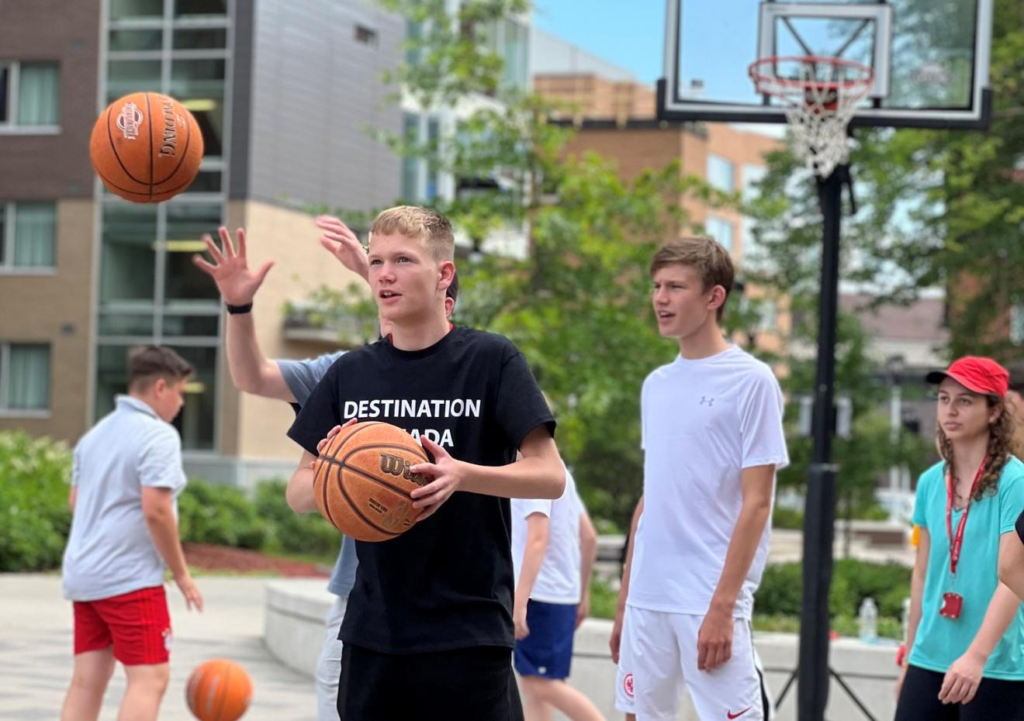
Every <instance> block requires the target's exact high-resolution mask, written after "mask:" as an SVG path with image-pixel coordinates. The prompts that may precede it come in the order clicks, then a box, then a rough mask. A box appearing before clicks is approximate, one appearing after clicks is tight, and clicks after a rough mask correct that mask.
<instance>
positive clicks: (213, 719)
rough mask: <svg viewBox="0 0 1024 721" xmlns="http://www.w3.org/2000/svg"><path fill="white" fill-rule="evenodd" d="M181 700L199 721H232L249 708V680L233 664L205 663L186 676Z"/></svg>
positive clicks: (219, 660) (250, 682)
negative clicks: (186, 679) (185, 684)
mask: <svg viewBox="0 0 1024 721" xmlns="http://www.w3.org/2000/svg"><path fill="white" fill-rule="evenodd" d="M185 700H186V701H187V702H188V708H189V711H191V712H192V715H193V716H195V717H196V718H197V719H199V721H235V719H237V718H240V717H241V716H242V714H244V713H245V711H246V709H247V708H249V702H250V701H251V700H252V679H250V678H249V674H247V673H246V672H245V669H244V668H242V667H241V666H239V665H238V664H237V663H235V662H234V661H226V660H224V659H221V658H218V659H214V660H212V661H207V662H206V663H203V664H200V665H199V666H197V667H196V669H195V670H194V671H193V672H192V675H191V676H189V677H188V685H187V686H186V687H185Z"/></svg>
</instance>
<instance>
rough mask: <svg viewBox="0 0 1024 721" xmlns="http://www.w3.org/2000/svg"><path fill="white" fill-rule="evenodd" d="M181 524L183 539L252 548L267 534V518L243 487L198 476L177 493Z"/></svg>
mask: <svg viewBox="0 0 1024 721" xmlns="http://www.w3.org/2000/svg"><path fill="white" fill-rule="evenodd" d="M178 526H179V529H180V534H181V539H182V540H183V541H190V542H192V543H213V544H216V545H218V546H235V547H238V548H250V549H253V550H259V549H261V548H263V545H264V543H265V542H266V540H267V536H268V528H267V523H266V521H265V520H264V519H262V518H260V517H259V516H258V515H257V513H256V508H255V507H254V506H253V504H252V502H251V501H250V500H249V499H248V498H246V497H245V494H244V493H243V492H242V491H241V490H239V489H238V488H233V487H231V486H217V485H213V484H210V483H207V482H206V481H203V480H199V479H192V480H189V483H188V486H187V487H186V489H185V491H184V492H183V493H182V494H181V495H180V496H178Z"/></svg>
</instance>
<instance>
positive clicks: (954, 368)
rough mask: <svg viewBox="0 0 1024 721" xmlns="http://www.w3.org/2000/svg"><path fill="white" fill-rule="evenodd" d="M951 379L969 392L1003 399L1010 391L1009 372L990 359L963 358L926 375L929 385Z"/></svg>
mask: <svg viewBox="0 0 1024 721" xmlns="http://www.w3.org/2000/svg"><path fill="white" fill-rule="evenodd" d="M946 378H952V379H953V380H955V381H956V382H957V383H959V384H960V385H962V386H963V387H964V388H966V389H967V390H969V391H974V392H975V393H981V394H983V395H987V396H999V397H1000V398H1004V397H1005V396H1006V393H1007V392H1008V391H1009V389H1010V372H1009V371H1008V370H1006V369H1005V368H1003V367H1002V366H1001V365H999V364H998V363H996V362H995V361H994V360H992V359H991V358H981V357H978V356H964V357H963V358H958V359H957V360H955V361H953V362H952V363H951V364H950V365H949V368H947V369H946V370H944V371H932V372H931V373H929V374H928V375H927V380H928V382H929V383H941V382H942V381H943V380H945V379H946Z"/></svg>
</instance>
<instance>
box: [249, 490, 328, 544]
mask: <svg viewBox="0 0 1024 721" xmlns="http://www.w3.org/2000/svg"><path fill="white" fill-rule="evenodd" d="M287 485H288V484H287V483H285V482H284V481H265V482H263V483H261V484H259V486H257V488H256V504H255V507H256V513H257V514H258V515H259V517H260V518H262V519H264V520H266V521H267V522H268V523H269V524H270V527H271V536H270V538H269V539H268V540H269V543H268V548H269V549H271V550H280V551H287V552H289V553H303V554H308V555H312V556H329V555H337V553H338V551H339V549H340V548H341V534H340V533H338V531H337V529H335V528H334V527H333V526H331V524H330V523H328V522H327V521H325V520H324V519H323V518H322V517H321V516H320V514H319V513H306V514H303V515H301V516H300V515H296V514H295V512H294V511H292V509H291V508H289V507H288V503H287V501H286V500H285V495H284V493H285V488H286V487H287Z"/></svg>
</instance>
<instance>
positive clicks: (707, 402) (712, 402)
mask: <svg viewBox="0 0 1024 721" xmlns="http://www.w3.org/2000/svg"><path fill="white" fill-rule="evenodd" d="M700 404H701V405H702V406H707V407H708V408H710V407H711V406H713V405H715V399H714V398H708V397H707V396H701V397H700Z"/></svg>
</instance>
